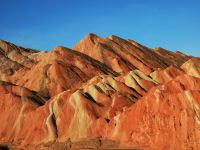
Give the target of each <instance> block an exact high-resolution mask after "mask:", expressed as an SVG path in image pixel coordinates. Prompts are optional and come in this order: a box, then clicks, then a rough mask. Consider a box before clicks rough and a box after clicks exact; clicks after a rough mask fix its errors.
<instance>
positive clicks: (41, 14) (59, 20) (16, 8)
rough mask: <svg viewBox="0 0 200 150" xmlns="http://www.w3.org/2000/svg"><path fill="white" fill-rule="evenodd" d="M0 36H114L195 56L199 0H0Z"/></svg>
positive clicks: (24, 42)
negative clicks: (91, 34)
mask: <svg viewBox="0 0 200 150" xmlns="http://www.w3.org/2000/svg"><path fill="white" fill-rule="evenodd" d="M0 5H1V8H0V18H1V22H0V38H1V39H4V40H8V41H10V42H13V43H16V44H18V45H21V46H24V47H29V48H35V49H51V48H53V47H55V46H56V45H63V46H66V47H69V48H70V47H72V46H73V45H74V44H75V43H76V42H78V41H79V40H80V39H81V38H83V37H84V36H85V35H86V34H88V33H90V32H92V33H95V34H97V35H100V36H103V37H104V36H109V35H112V34H114V35H118V36H121V37H123V38H125V39H128V38H129V39H133V40H135V41H138V42H139V43H141V44H144V45H146V46H149V47H158V46H161V47H164V48H166V49H169V50H180V51H182V52H185V53H187V54H190V55H196V56H200V1H199V0H1V2H0Z"/></svg>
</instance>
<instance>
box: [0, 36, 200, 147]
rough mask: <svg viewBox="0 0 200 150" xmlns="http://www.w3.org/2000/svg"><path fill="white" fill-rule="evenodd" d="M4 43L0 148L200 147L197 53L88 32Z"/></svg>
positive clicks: (0, 64)
mask: <svg viewBox="0 0 200 150" xmlns="http://www.w3.org/2000/svg"><path fill="white" fill-rule="evenodd" d="M73 49H74V50H72V49H68V48H65V47H61V46H58V47H55V48H54V49H53V50H51V51H36V50H31V49H26V48H23V47H19V46H16V45H14V44H11V43H8V42H6V41H3V40H1V41H0V149H1V148H4V149H8V148H10V149H16V150H17V149H24V150H29V149H30V150H34V149H38V150H47V149H48V150H49V149H50V150H64V149H114V148H115V149H117V148H120V149H126V148H128V149H144V150H147V149H148V150H189V149H191V150H192V149H193V150H198V149H200V65H199V64H200V63H199V62H200V61H199V60H200V58H197V57H196V58H195V57H192V56H187V55H185V54H182V53H181V52H170V51H168V50H165V49H163V48H156V49H150V48H147V47H145V46H143V45H140V44H139V43H136V42H135V41H133V40H124V39H122V38H119V37H116V36H111V37H108V38H101V37H98V36H97V35H94V34H89V35H88V36H86V37H85V38H84V39H82V40H81V41H80V42H78V43H77V44H76V45H75V46H74V48H73Z"/></svg>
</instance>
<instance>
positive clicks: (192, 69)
mask: <svg viewBox="0 0 200 150" xmlns="http://www.w3.org/2000/svg"><path fill="white" fill-rule="evenodd" d="M181 68H182V69H183V70H184V71H185V72H186V73H187V74H189V75H191V76H194V77H198V78H200V58H191V59H189V60H188V61H186V62H185V63H184V64H183V65H182V66H181Z"/></svg>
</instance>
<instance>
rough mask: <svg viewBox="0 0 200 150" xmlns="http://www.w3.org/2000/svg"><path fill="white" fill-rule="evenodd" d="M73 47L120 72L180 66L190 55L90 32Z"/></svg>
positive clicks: (148, 70) (146, 71)
mask: <svg viewBox="0 0 200 150" xmlns="http://www.w3.org/2000/svg"><path fill="white" fill-rule="evenodd" d="M73 49H74V50H77V51H79V52H82V53H85V54H87V55H89V56H91V57H92V58H94V59H96V60H99V61H100V62H102V63H104V64H106V65H107V66H109V67H110V68H112V69H113V70H115V71H116V72H120V73H124V72H129V71H131V70H132V69H139V70H141V71H142V72H144V73H145V74H147V75H149V74H150V73H151V72H152V71H154V70H156V69H157V68H162V69H164V68H167V67H168V66H170V65H174V66H177V67H180V66H181V64H182V63H184V62H185V61H187V60H188V59H189V58H190V57H189V56H186V55H184V54H182V53H180V52H170V51H167V50H164V49H162V48H157V49H155V50H152V49H150V48H147V47H145V46H143V45H140V44H139V43H137V42H135V41H133V40H124V39H122V38H120V37H117V36H110V37H107V38H101V37H98V36H97V35H94V34H89V35H87V36H86V37H85V38H84V39H82V40H81V41H80V42H78V43H77V44H76V45H75V46H74V47H73ZM147 58H148V59H147Z"/></svg>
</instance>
